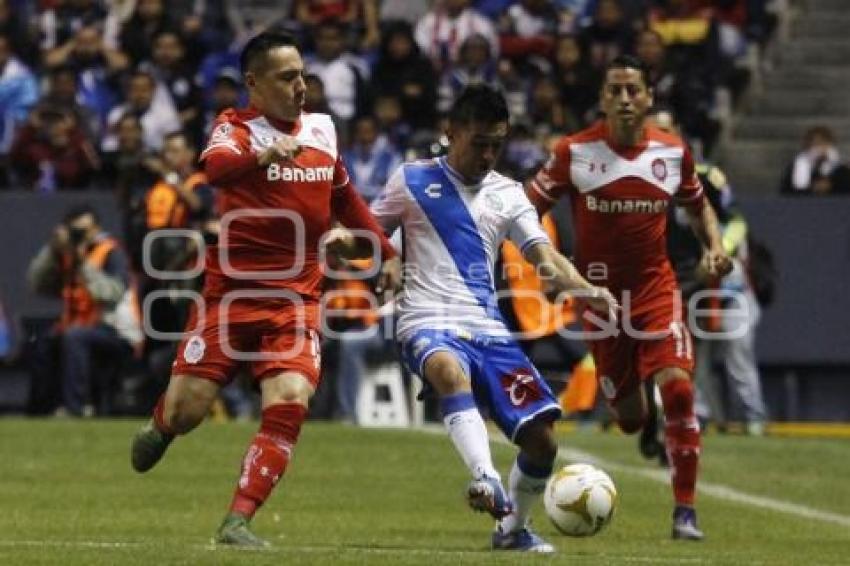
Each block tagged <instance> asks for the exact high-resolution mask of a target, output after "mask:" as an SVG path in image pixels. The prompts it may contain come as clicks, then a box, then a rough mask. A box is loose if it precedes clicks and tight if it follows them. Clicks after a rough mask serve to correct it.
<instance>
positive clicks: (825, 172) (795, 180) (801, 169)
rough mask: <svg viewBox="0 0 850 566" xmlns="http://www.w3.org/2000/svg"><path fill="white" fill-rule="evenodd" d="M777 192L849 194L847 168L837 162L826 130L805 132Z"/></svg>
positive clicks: (835, 149) (835, 148)
mask: <svg viewBox="0 0 850 566" xmlns="http://www.w3.org/2000/svg"><path fill="white" fill-rule="evenodd" d="M781 191H782V193H783V194H786V195H827V194H850V168H848V167H847V165H845V164H843V163H842V162H841V155H840V154H839V153H838V146H837V144H836V140H835V133H834V132H833V131H832V130H831V129H830V128H828V127H827V126H815V127H814V128H811V129H809V130H808V131H807V132H806V135H805V137H804V138H803V149H802V151H800V153H798V154H797V157H795V158H794V162H793V163H791V165H790V166H789V167H788V168H787V169H786V172H785V174H784V175H783V179H782V186H781Z"/></svg>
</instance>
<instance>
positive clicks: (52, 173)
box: [9, 108, 100, 193]
mask: <svg viewBox="0 0 850 566" xmlns="http://www.w3.org/2000/svg"><path fill="white" fill-rule="evenodd" d="M9 155H10V157H11V160H12V163H11V165H12V170H13V171H14V173H15V175H16V178H17V182H19V183H20V184H21V185H23V186H24V187H25V188H27V189H30V190H33V191H37V192H40V193H52V192H54V191H57V190H65V189H85V188H88V187H89V186H90V184H91V181H92V180H93V178H94V175H95V173H96V172H97V170H98V169H100V158H99V157H98V155H97V151H95V149H94V146H93V145H92V143H91V141H90V140H89V139H88V138H87V137H86V135H85V132H84V131H83V130H82V129H81V128H80V127H79V126H77V124H76V121H75V120H74V118H73V117H72V116H70V115H69V114H66V113H64V112H62V111H57V110H52V109H47V108H44V109H39V110H37V111H34V112H32V113H31V115H30V119H29V123H28V124H27V125H26V126H24V127H23V128H21V129H20V130H19V131H18V135H17V137H16V138H15V141H14V143H13V144H12V149H11V151H10V152H9Z"/></svg>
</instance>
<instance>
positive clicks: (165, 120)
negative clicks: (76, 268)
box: [101, 71, 180, 151]
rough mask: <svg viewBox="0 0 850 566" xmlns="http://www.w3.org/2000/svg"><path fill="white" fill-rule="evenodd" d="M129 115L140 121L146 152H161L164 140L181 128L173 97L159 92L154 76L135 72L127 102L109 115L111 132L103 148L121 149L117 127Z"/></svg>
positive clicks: (128, 89)
mask: <svg viewBox="0 0 850 566" xmlns="http://www.w3.org/2000/svg"><path fill="white" fill-rule="evenodd" d="M127 114H133V115H135V116H137V117H138V118H139V121H140V122H141V124H142V131H143V136H144V141H145V149H147V150H150V151H159V150H160V148H161V147H162V140H163V138H164V137H165V136H166V135H167V134H170V133H172V132H176V131H178V130H179V129H180V117H179V115H178V114H177V110H176V109H175V108H174V104H173V103H172V101H171V98H170V97H168V96H167V95H166V93H164V92H162V91H159V92H157V89H156V80H155V79H154V78H153V75H151V74H150V73H147V72H144V71H136V73H134V74H133V76H132V77H130V81H129V83H128V85H127V102H125V103H124V104H121V105H120V106H116V107H115V108H113V109H112V111H111V112H110V113H109V120H108V130H107V133H106V136H105V137H104V138H103V143H102V144H101V149H102V150H103V151H115V150H116V149H117V147H118V137H117V135H116V133H117V126H118V122H119V120H121V118H122V117H124V116H125V115H127Z"/></svg>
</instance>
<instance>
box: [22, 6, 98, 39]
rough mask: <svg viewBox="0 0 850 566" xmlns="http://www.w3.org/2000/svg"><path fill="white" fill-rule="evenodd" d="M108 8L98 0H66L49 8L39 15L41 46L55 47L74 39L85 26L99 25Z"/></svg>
mask: <svg viewBox="0 0 850 566" xmlns="http://www.w3.org/2000/svg"><path fill="white" fill-rule="evenodd" d="M106 14H107V12H106V10H105V9H104V8H103V5H102V4H101V2H99V1H98V0H64V1H63V2H58V3H56V5H55V6H54V7H52V8H48V9H46V10H44V11H43V12H42V13H41V16H40V17H39V28H40V31H41V38H42V39H41V48H42V49H54V48H56V47H58V46H60V45H63V44H65V43H67V42H68V41H70V40H71V39H73V37H74V36H75V35H76V34H77V32H78V31H80V30H81V29H82V28H84V27H89V26H94V27H99V26H101V24H102V23H103V22H104V21H105V20H106Z"/></svg>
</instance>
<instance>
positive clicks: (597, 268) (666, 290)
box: [527, 121, 703, 312]
mask: <svg viewBox="0 0 850 566" xmlns="http://www.w3.org/2000/svg"><path fill="white" fill-rule="evenodd" d="M527 193H528V196H529V198H530V199H531V202H532V203H534V205H535V206H536V207H537V209H538V211H540V212H541V213H542V212H543V211H546V210H548V209H549V208H551V207H552V205H553V204H554V203H555V201H556V200H557V199H558V198H559V197H560V196H562V195H564V194H568V195H569V197H570V203H571V205H572V215H573V225H574V230H575V235H576V266H577V267H578V269H579V270H580V271H581V273H582V274H583V275H585V277H587V278H588V279H589V280H590V281H591V282H592V283H593V284H596V285H602V286H606V287H608V288H609V289H610V290H611V292H613V293H614V294H615V296H617V297H618V298H619V299H621V300H624V299H623V292H624V291H628V292H629V293H630V295H631V308H632V311H633V312H642V311H645V310H651V309H653V308H654V307H655V306H657V305H659V304H666V303H667V302H668V301H670V300H671V299H672V298H673V296H674V294H675V292H676V288H677V287H676V277H675V274H674V273H673V269H672V267H671V266H670V262H669V261H668V259H667V243H666V231H667V208H668V206H670V201H671V200H673V201H675V203H676V204H679V205H684V206H692V207H697V208H700V207H702V206H703V193H702V185H701V184H700V182H699V178H698V177H697V175H696V173H695V172H694V162H693V157H692V155H691V152H690V150H689V149H688V148H687V146H686V145H685V144H684V143H683V142H682V140H681V139H680V138H678V137H677V136H674V135H671V134H668V133H665V132H663V131H661V130H659V129H657V128H655V127H651V126H648V127H647V128H646V129H645V136H644V139H643V140H642V141H641V143H640V144H638V145H637V146H635V147H629V148H623V147H617V146H616V144H615V143H614V142H613V140H612V139H611V137H610V135H609V133H608V127H607V125H606V124H605V122H604V121H600V122H597V123H596V124H594V125H592V126H591V127H589V128H587V129H585V130H583V131H581V132H579V133H577V134H575V135H573V136H568V137H564V138H562V139H561V140H560V141H559V142H558V143H557V145H556V146H555V152H554V155H553V156H552V158H551V159H550V160H549V162H548V163H547V164H546V165H545V166H544V167H543V169H541V170H540V172H539V173H538V174H537V175H536V176H535V178H534V179H533V180H532V181H531V183H529V186H528V188H527Z"/></svg>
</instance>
